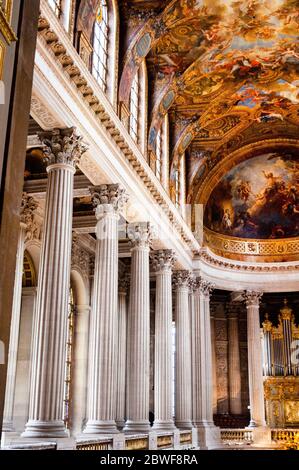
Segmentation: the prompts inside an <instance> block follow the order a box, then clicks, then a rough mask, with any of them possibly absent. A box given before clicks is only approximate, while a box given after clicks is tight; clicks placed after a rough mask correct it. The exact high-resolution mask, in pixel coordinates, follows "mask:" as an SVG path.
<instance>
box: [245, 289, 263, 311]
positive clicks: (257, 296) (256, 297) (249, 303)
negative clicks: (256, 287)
mask: <svg viewBox="0 0 299 470" xmlns="http://www.w3.org/2000/svg"><path fill="white" fill-rule="evenodd" d="M262 296H263V293H262V292H255V291H246V292H245V293H244V300H245V303H246V307H247V308H248V307H258V306H259V303H260V300H261V298H262Z"/></svg>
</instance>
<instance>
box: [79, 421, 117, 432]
mask: <svg viewBox="0 0 299 470" xmlns="http://www.w3.org/2000/svg"><path fill="white" fill-rule="evenodd" d="M117 433H119V430H118V429H117V427H116V423H115V421H114V420H110V421H101V420H88V421H87V424H86V427H85V429H84V431H83V434H117Z"/></svg>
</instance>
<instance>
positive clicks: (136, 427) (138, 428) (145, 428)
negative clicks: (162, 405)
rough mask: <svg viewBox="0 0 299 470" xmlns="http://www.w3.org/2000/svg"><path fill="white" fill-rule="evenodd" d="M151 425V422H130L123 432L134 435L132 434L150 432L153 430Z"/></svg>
mask: <svg viewBox="0 0 299 470" xmlns="http://www.w3.org/2000/svg"><path fill="white" fill-rule="evenodd" d="M151 429H152V428H151V425H150V423H149V421H147V420H146V419H145V420H141V421H131V420H128V421H127V422H126V424H125V427H124V429H123V432H125V433H132V432H149V431H150V430H151Z"/></svg>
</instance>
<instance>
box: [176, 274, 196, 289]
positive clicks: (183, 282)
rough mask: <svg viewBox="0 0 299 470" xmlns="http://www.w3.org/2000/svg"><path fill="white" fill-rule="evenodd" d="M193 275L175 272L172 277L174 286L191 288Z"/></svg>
mask: <svg viewBox="0 0 299 470" xmlns="http://www.w3.org/2000/svg"><path fill="white" fill-rule="evenodd" d="M191 279H192V275H191V272H190V271H175V272H174V273H173V277H172V284H173V287H174V288H180V287H183V288H188V289H189V287H190V280H191Z"/></svg>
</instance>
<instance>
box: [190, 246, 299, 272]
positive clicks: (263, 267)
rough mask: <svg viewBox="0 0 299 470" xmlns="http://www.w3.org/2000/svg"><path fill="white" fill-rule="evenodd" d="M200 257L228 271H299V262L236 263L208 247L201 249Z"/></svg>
mask: <svg viewBox="0 0 299 470" xmlns="http://www.w3.org/2000/svg"><path fill="white" fill-rule="evenodd" d="M199 256H200V259H201V260H202V261H203V262H205V263H206V264H208V265H210V266H214V267H217V268H220V269H222V270H226V271H238V272H244V273H245V272H253V273H277V272H292V271H299V264H296V263H267V264H266V263H265V264H257V263H252V264H250V263H245V262H240V263H234V262H232V261H229V260H225V259H221V258H219V257H217V256H214V254H211V253H208V252H207V250H206V249H202V250H201V251H200V254H199Z"/></svg>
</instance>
